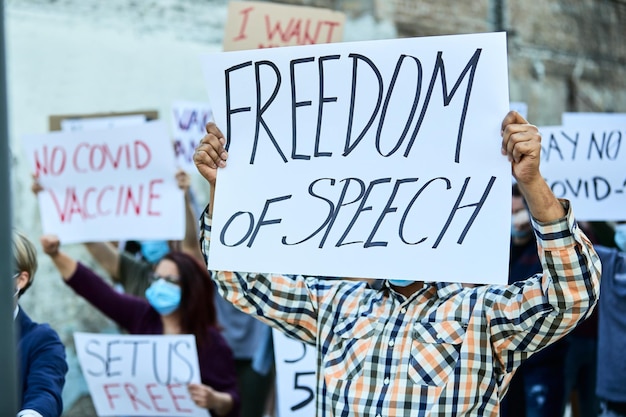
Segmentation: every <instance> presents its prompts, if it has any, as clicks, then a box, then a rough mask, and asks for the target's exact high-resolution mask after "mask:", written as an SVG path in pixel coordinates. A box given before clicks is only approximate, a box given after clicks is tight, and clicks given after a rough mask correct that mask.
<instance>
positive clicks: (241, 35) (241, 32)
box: [233, 7, 254, 41]
mask: <svg viewBox="0 0 626 417" xmlns="http://www.w3.org/2000/svg"><path fill="white" fill-rule="evenodd" d="M252 10H254V7H247V8H245V9H243V10H242V11H240V12H239V13H240V14H242V15H243V21H242V22H241V26H240V27H239V34H238V35H237V36H236V37H235V38H234V39H233V41H240V40H242V39H246V26H247V25H248V17H249V16H250V12H251V11H252Z"/></svg>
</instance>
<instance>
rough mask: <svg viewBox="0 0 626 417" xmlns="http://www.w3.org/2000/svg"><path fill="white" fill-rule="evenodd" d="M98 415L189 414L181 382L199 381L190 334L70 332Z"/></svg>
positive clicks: (201, 413)
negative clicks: (150, 334) (151, 334)
mask: <svg viewBox="0 0 626 417" xmlns="http://www.w3.org/2000/svg"><path fill="white" fill-rule="evenodd" d="M74 342H75V345H76V355H77V356H78V361H79V363H80V367H81V369H82V371H83V376H84V377H85V380H86V381H87V386H88V387H89V392H90V394H91V398H92V400H93V404H94V406H95V408H96V412H97V413H98V416H148V415H149V416H168V417H170V416H172V417H173V416H195V417H207V416H209V412H208V410H206V409H202V408H200V407H198V406H197V405H196V404H195V403H194V402H193V400H192V399H191V397H190V395H189V391H188V389H187V384H189V383H200V367H199V365H198V352H197V351H196V340H195V337H194V336H193V335H154V336H144V335H119V334H94V333H74Z"/></svg>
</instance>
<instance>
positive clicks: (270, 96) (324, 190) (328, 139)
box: [203, 33, 511, 283]
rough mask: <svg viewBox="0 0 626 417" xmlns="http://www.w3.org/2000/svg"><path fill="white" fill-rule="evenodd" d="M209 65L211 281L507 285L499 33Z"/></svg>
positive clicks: (292, 50) (324, 48) (326, 48)
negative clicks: (219, 152)
mask: <svg viewBox="0 0 626 417" xmlns="http://www.w3.org/2000/svg"><path fill="white" fill-rule="evenodd" d="M203 67H204V72H205V80H206V83H207V86H208V89H209V95H210V102H211V105H212V107H213V114H214V116H215V120H216V122H217V125H218V126H220V128H221V129H222V131H223V133H224V134H225V135H226V137H227V138H228V140H229V143H228V146H229V160H228V166H227V167H226V168H225V169H221V170H220V171H219V174H218V175H219V185H218V186H217V187H216V202H215V208H214V212H213V214H214V215H213V235H212V243H211V248H210V256H209V262H210V269H217V270H233V271H266V272H273V273H286V274H290V273H293V274H306V275H320V276H337V277H361V278H392V277H393V278H400V279H402V278H404V279H418V280H427V281H428V280H437V281H448V282H458V281H463V282H474V283H506V280H507V276H508V252H509V251H508V247H509V239H510V237H509V230H510V201H511V167H510V164H509V163H508V161H507V159H506V157H505V156H503V155H502V154H501V153H500V146H501V136H500V130H501V124H502V120H503V118H504V116H505V115H506V113H507V112H508V109H509V99H508V74H507V56H506V37H505V34H504V33H487V34H476V35H459V36H441V37H430V38H428V37H426V38H408V39H395V40H388V41H369V42H354V43H340V44H325V45H310V46H299V47H283V48H269V49H262V50H251V51H244V52H239V51H237V52H228V53H219V54H213V55H207V56H205V57H204V58H203ZM487 246H488V247H489V250H485V248H486V247H487ZM485 265H489V268H485Z"/></svg>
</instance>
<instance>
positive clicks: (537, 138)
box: [502, 111, 541, 182]
mask: <svg viewBox="0 0 626 417" xmlns="http://www.w3.org/2000/svg"><path fill="white" fill-rule="evenodd" d="M540 151H541V135H540V134H539V130H538V129H537V127H535V126H533V125H531V124H529V123H528V122H527V121H526V119H524V118H523V117H522V116H521V115H520V114H519V113H517V112H516V111H511V112H509V113H508V114H507V115H506V117H505V118H504V120H503V122H502V154H503V155H506V156H507V157H508V158H509V161H511V170H512V173H513V176H514V177H515V179H516V180H517V181H518V182H530V181H531V180H533V179H535V177H536V176H537V175H540V173H539V160H540Z"/></svg>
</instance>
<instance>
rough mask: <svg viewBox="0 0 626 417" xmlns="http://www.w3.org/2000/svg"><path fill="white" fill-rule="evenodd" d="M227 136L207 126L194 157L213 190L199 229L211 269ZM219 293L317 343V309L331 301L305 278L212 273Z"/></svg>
mask: <svg viewBox="0 0 626 417" xmlns="http://www.w3.org/2000/svg"><path fill="white" fill-rule="evenodd" d="M225 143H226V141H225V138H224V136H223V135H222V133H221V131H220V130H219V129H218V128H217V126H216V125H215V124H213V123H209V124H207V134H206V135H205V136H204V137H203V138H202V140H201V141H200V144H199V145H198V147H197V148H196V152H195V154H194V162H195V164H196V167H197V168H198V171H199V172H200V174H201V175H202V176H203V177H204V178H205V179H206V180H207V181H208V182H209V184H210V186H211V201H210V203H209V205H208V206H207V208H206V209H205V211H204V214H203V216H202V218H201V225H200V245H201V250H202V254H203V256H204V259H205V262H206V263H207V265H209V246H210V241H211V217H212V216H211V214H210V213H212V206H213V198H214V191H215V189H216V177H217V169H218V167H220V168H223V167H225V166H226V159H227V158H228V153H227V152H226V150H225V149H224V144H225ZM212 277H213V279H214V280H216V282H217V287H218V291H219V292H220V294H221V295H222V297H224V298H225V299H226V300H228V301H229V302H231V303H232V304H233V305H235V306H236V307H237V308H238V309H240V310H242V311H244V312H246V313H248V314H252V315H255V316H256V317H258V318H259V319H260V320H261V321H264V322H266V323H268V324H270V325H272V326H274V327H277V328H279V329H280V330H281V331H283V332H286V333H288V334H289V335H291V336H292V337H295V338H297V339H300V340H302V341H304V342H307V343H315V340H316V333H317V331H316V329H317V305H318V304H319V302H320V301H321V299H322V298H326V297H330V291H329V288H326V287H324V286H323V285H317V283H316V280H314V279H310V278H309V279H305V278H304V277H302V276H298V277H289V276H283V275H270V274H254V273H242V272H225V271H213V272H212Z"/></svg>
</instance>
